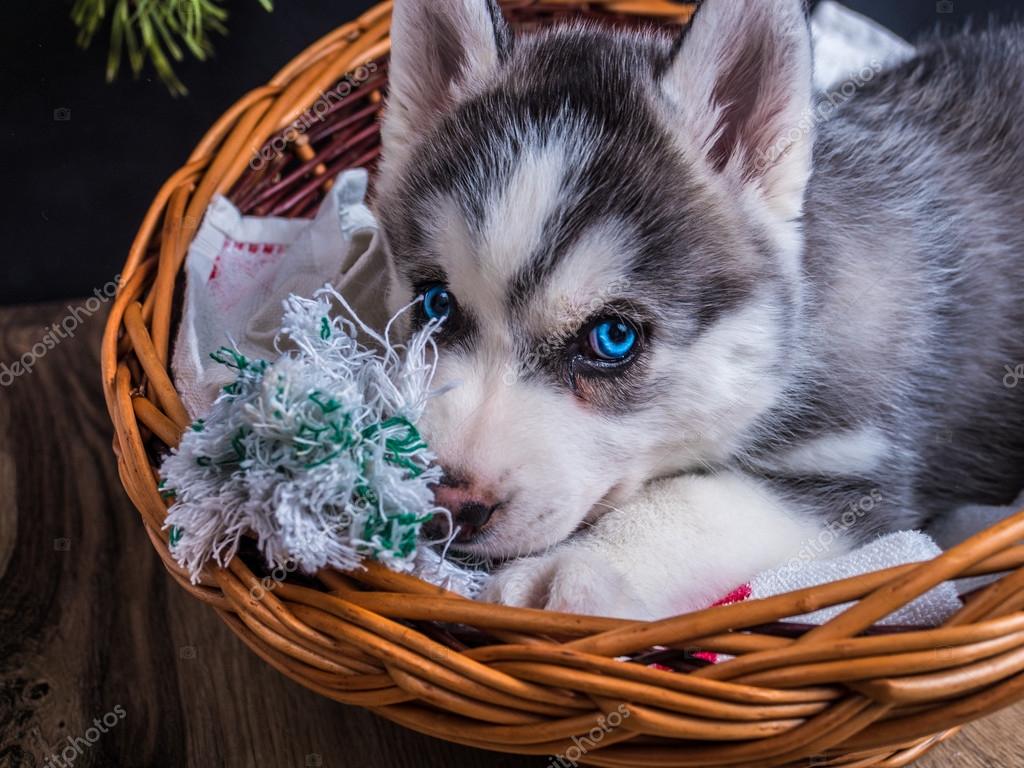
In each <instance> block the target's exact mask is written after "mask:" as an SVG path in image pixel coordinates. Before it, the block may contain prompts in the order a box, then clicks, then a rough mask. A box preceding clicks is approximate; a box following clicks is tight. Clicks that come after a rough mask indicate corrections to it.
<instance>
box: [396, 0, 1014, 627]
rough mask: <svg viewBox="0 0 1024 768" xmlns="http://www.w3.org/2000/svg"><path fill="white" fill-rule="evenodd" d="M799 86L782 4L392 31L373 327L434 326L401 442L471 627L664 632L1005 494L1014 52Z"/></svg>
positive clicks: (1009, 434) (414, 17)
mask: <svg viewBox="0 0 1024 768" xmlns="http://www.w3.org/2000/svg"><path fill="white" fill-rule="evenodd" d="M811 75H812V56H811V40H810V35H809V31H808V23H807V19H806V12H805V8H804V6H803V4H802V3H801V2H800V0H774V2H765V0H705V2H704V3H703V4H702V6H701V7H700V9H699V11H698V12H697V14H696V16H695V18H694V20H693V22H692V24H691V25H690V27H689V28H688V30H687V31H686V32H685V33H684V34H682V35H681V36H675V37H674V36H672V35H670V34H669V33H667V32H665V31H659V30H647V31H624V30H621V29H613V28H611V27H606V26H597V25H585V24H579V23H574V24H568V25H564V26H556V27H555V28H551V29H545V30H543V31H537V32H522V33H518V34H513V33H512V31H511V30H510V28H509V27H508V26H507V25H506V22H505V21H504V20H503V19H502V15H501V12H500V10H499V8H498V7H497V5H496V3H495V2H494V0H396V2H395V9H394V22H393V53H392V59H391V64H390V89H391V92H390V99H389V105H388V109H387V113H386V117H385V121H384V124H383V165H382V169H381V175H380V179H379V184H378V188H377V200H376V207H377V210H378V212H379V215H380V217H381V221H382V228H383V230H384V233H385V237H386V241H387V243H388V246H389V249H390V252H391V256H390V257H389V259H390V280H391V291H390V302H391V305H392V307H393V308H398V307H400V306H402V305H404V304H407V303H409V302H411V301H413V300H414V299H415V298H416V297H422V300H421V301H420V302H419V303H418V304H417V308H416V310H415V312H414V315H415V316H414V317H413V318H412V320H411V322H412V324H417V323H424V322H426V321H428V320H429V319H432V318H441V319H443V324H442V326H441V331H440V333H439V336H438V344H439V348H440V354H439V367H438V374H437V379H436V383H437V385H438V386H442V387H443V386H445V385H456V386H453V387H451V389H450V391H448V392H447V393H446V394H444V395H442V396H439V397H437V398H435V399H434V400H433V402H432V403H431V404H430V406H429V407H428V411H427V414H426V417H425V419H424V422H423V428H424V431H425V434H426V436H427V437H428V439H429V441H430V443H431V446H432V447H433V449H434V450H435V451H436V452H437V454H438V456H439V457H440V461H441V462H442V463H443V465H444V467H445V469H446V471H447V476H446V478H445V481H444V483H443V485H442V486H441V487H439V488H438V489H437V498H438V502H439V503H440V504H441V505H443V506H445V507H446V508H447V509H449V510H450V511H451V515H452V518H453V521H454V524H455V525H457V526H458V537H457V539H456V542H455V543H456V547H457V548H458V549H460V550H462V551H464V552H467V553H472V554H475V555H478V556H481V557H485V558H488V559H491V560H494V561H498V562H501V563H503V566H502V567H501V569H500V570H499V571H498V572H497V574H496V575H495V577H494V579H493V582H492V583H491V586H490V587H489V593H488V595H487V597H488V598H489V599H491V600H495V601H500V602H504V603H507V604H511V605H520V606H534V607H546V608H551V609H556V610H564V611H574V612H583V613H592V614H603V615H616V616H628V617H638V618H650V617H661V616H665V615H670V614H675V613H681V612H684V611H688V610H691V609H696V608H701V607H704V606H707V605H708V604H710V603H712V602H714V601H715V600H716V599H718V598H720V597H722V596H723V595H725V594H726V593H728V592H729V591H730V590H731V589H733V588H735V587H736V586H737V585H739V584H741V583H743V582H744V581H745V580H747V579H748V578H749V577H751V576H752V575H753V574H755V573H757V572H759V571H761V570H764V569H766V568H770V567H774V566H778V565H781V564H784V563H787V562H791V561H792V562H796V563H798V562H799V561H800V560H801V559H803V558H808V557H816V556H819V555H821V554H824V553H825V552H829V553H833V554H834V553H836V552H837V551H842V549H843V548H844V547H849V546H851V545H853V544H856V543H859V542H862V541H864V540H866V539H870V538H871V537H874V536H876V535H878V534H880V533H882V532H886V531H890V530H895V529H908V528H915V527H919V526H921V525H922V524H924V523H925V522H926V521H927V520H928V519H929V518H932V517H934V516H939V515H946V514H950V513H951V512H952V511H953V510H955V509H956V507H957V506H958V505H961V504H963V503H966V502H974V503H985V504H1001V503H1008V502H1009V500H1010V499H1012V498H1014V497H1015V496H1016V494H1017V492H1018V491H1019V490H1020V489H1021V487H1022V486H1024V386H1021V387H1012V386H1010V383H1012V382H1010V383H1007V382H1006V381H1004V379H1005V378H1006V377H1007V370H1008V367H1009V370H1010V371H1014V370H1017V366H1019V365H1020V364H1022V363H1024V33H1022V32H1021V31H1020V30H1019V29H1009V30H1005V31H997V30H990V31H987V32H983V33H981V34H978V35H975V36H963V37H959V38H955V39H951V40H947V41H940V42H934V43H931V44H929V45H927V46H925V47H923V48H922V49H921V50H920V54H919V56H918V57H917V58H916V59H915V60H913V61H911V62H909V63H907V64H905V65H901V66H899V67H898V68H895V69H892V70H891V71H884V72H883V71H877V72H872V73H870V75H871V76H870V77H864V78H862V82H861V83H860V84H859V88H858V90H857V92H856V93H854V94H847V95H846V96H844V97H843V98H842V99H838V100H837V99H835V98H834V96H833V97H831V98H830V97H829V96H822V97H819V96H816V95H815V94H814V92H813V90H812V85H811V82H812V78H811ZM843 92H844V93H846V89H844V91H843ZM822 99H830V100H829V101H827V102H826V101H822ZM826 106H827V108H825V107H826ZM825 118H827V119H825Z"/></svg>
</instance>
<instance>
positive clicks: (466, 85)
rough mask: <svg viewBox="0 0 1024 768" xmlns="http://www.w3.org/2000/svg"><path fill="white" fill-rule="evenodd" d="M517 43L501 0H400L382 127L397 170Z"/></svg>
mask: <svg viewBox="0 0 1024 768" xmlns="http://www.w3.org/2000/svg"><path fill="white" fill-rule="evenodd" d="M511 45H512V36H511V32H510V30H509V27H508V25H507V24H506V22H505V20H504V18H503V17H502V15H501V9H500V8H499V7H498V3H497V0H395V5H394V11H393V13H392V19H391V64H390V67H389V86H388V87H389V91H390V96H389V98H388V104H387V110H386V112H385V116H384V124H383V127H382V139H383V152H384V162H385V165H386V167H387V168H388V169H391V170H394V169H395V168H396V167H399V166H401V165H402V164H404V162H405V159H406V155H407V154H408V152H409V150H410V149H411V147H412V146H413V145H414V144H415V143H416V140H417V138H419V137H420V136H422V135H423V134H424V133H425V132H426V131H428V130H429V129H430V127H431V126H432V125H434V123H435V121H436V120H437V119H438V118H439V117H440V116H441V115H443V114H444V113H445V112H446V111H447V110H449V109H451V108H452V107H453V106H454V105H455V103H456V102H457V101H458V100H459V99H460V98H461V97H463V96H465V95H466V94H468V93H470V92H471V91H473V90H474V88H476V87H478V86H480V85H481V84H483V83H484V82H486V80H487V78H488V76H489V75H491V74H492V73H493V72H494V71H495V70H496V69H497V67H498V65H499V63H500V61H501V60H502V59H503V58H504V57H505V56H506V55H507V53H508V51H509V49H510V48H511Z"/></svg>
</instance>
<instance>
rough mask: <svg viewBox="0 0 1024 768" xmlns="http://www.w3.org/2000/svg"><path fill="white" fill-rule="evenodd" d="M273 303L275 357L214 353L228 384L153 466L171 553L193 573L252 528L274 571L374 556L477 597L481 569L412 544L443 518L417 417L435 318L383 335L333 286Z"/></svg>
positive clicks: (428, 375) (429, 372)
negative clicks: (396, 336) (403, 333)
mask: <svg viewBox="0 0 1024 768" xmlns="http://www.w3.org/2000/svg"><path fill="white" fill-rule="evenodd" d="M334 304H337V305H339V306H340V307H341V308H342V309H343V310H344V312H345V314H346V315H347V316H348V317H342V316H338V315H336V314H334V313H333V309H334V306H333V305H334ZM284 310H285V311H284V317H283V322H282V327H281V333H280V334H279V335H278V338H277V340H276V343H275V347H276V349H277V351H278V352H279V355H280V356H279V357H278V358H277V359H276V360H274V361H272V362H270V361H266V360H250V359H247V358H246V357H244V356H243V355H241V354H239V353H238V352H237V351H235V350H233V349H228V348H224V349H221V350H220V351H219V352H217V353H215V355H214V359H215V360H217V361H218V362H220V363H222V364H224V365H226V366H228V367H230V368H231V369H233V370H234V371H235V373H236V378H235V381H234V382H233V383H231V384H230V385H228V386H227V387H225V388H224V391H223V392H222V393H221V395H220V396H219V397H218V399H217V401H216V402H215V403H214V405H213V407H212V409H211V411H210V413H209V414H208V415H207V416H206V417H205V418H204V419H203V420H201V421H197V422H196V423H195V424H194V425H193V426H192V429H191V430H189V431H188V432H187V433H186V434H185V435H184V437H183V438H182V441H181V445H180V446H179V447H178V449H177V450H175V451H174V452H172V453H171V454H169V455H168V456H167V458H166V459H165V461H164V463H163V467H162V475H163V478H164V487H165V489H166V490H165V493H167V494H173V496H174V499H175V501H174V504H173V505H172V506H171V508H170V511H169V514H168V517H167V522H166V526H167V527H170V528H171V541H172V544H171V552H172V554H173V555H174V557H175V559H176V560H177V561H178V563H179V564H180V565H181V566H182V567H184V568H186V569H187V570H188V571H189V573H190V575H191V577H192V580H193V582H195V581H197V580H198V579H199V575H200V572H201V571H202V569H203V567H204V566H205V565H206V564H207V563H208V562H209V561H210V560H213V561H214V562H216V563H218V564H220V565H222V566H223V565H225V564H226V563H227V562H228V561H229V560H230V559H231V558H232V557H233V556H234V555H235V553H236V552H237V550H238V546H239V543H240V541H241V539H242V537H243V536H245V535H247V534H252V535H254V536H255V539H256V542H257V544H258V546H259V548H260V550H261V552H262V553H263V556H264V559H265V560H266V562H267V564H268V565H269V566H271V567H282V566H284V565H285V564H290V565H292V566H293V567H295V568H298V569H299V570H301V571H303V572H306V573H315V572H316V571H317V570H319V569H320V568H323V567H325V566H332V567H335V568H339V569H343V570H350V569H353V568H358V567H359V565H360V563H361V562H362V560H363V559H364V558H372V559H374V560H377V561H379V562H381V563H383V564H384V565H386V566H388V567H389V568H392V569H394V570H398V571H404V572H415V573H417V574H418V575H420V576H421V577H423V578H426V579H428V580H430V581H432V582H434V583H438V584H442V585H443V586H446V587H448V588H449V589H454V590H455V591H458V592H461V593H462V594H466V595H469V596H472V595H474V594H475V593H476V592H477V591H478V590H479V588H480V586H481V584H482V581H483V579H484V578H485V574H483V573H481V572H476V571H469V570H466V569H463V568H461V567H460V566H458V565H456V564H454V563H451V562H450V561H448V560H445V559H444V558H442V557H441V556H440V555H438V554H437V553H436V552H435V550H434V549H432V548H431V547H430V546H420V544H421V542H420V529H421V527H422V525H423V523H425V522H426V521H427V520H429V519H430V518H431V517H433V516H434V515H435V514H438V513H440V514H447V513H446V512H445V511H444V510H443V509H441V508H440V507H437V506H436V505H435V504H434V500H433V491H432V490H431V487H430V486H431V484H432V483H436V482H438V481H439V480H440V477H441V470H440V468H439V467H438V466H437V465H436V464H434V463H433V459H434V456H433V454H432V453H431V452H430V449H429V448H428V446H427V444H426V443H425V442H424V441H423V439H422V438H421V437H420V434H419V432H418V431H417V429H416V426H415V424H416V421H417V419H418V418H419V417H420V415H421V414H422V413H423V408H424V406H425V405H426V402H427V399H428V397H430V396H431V395H432V394H436V393H431V392H430V381H431V379H432V377H433V372H434V364H433V360H434V359H435V356H436V350H435V349H434V343H433V341H432V335H433V332H434V331H435V330H436V323H431V324H428V325H427V326H426V327H425V328H424V329H423V330H421V331H419V332H418V333H416V334H415V335H414V336H413V337H412V339H411V340H410V341H409V342H408V343H407V344H404V345H397V344H392V343H391V341H390V338H389V334H390V329H391V324H390V323H389V324H388V328H387V329H385V331H384V333H383V335H380V334H378V333H376V332H374V331H373V330H372V329H370V328H368V327H367V326H366V325H364V324H363V323H362V322H361V321H360V320H359V318H358V317H357V316H356V313H355V312H354V311H353V310H352V308H351V307H350V306H349V305H348V303H347V302H346V301H345V299H344V298H343V297H342V296H341V295H340V294H339V293H338V292H337V291H335V290H334V289H333V288H332V287H330V286H325V287H324V288H323V289H321V290H320V291H318V292H317V294H316V295H315V296H314V297H313V298H312V299H305V298H300V297H298V296H294V295H292V296H290V297H289V298H288V299H287V300H286V301H285V302H284ZM392 322H394V321H393V320H392ZM359 331H361V332H362V333H364V334H365V335H366V336H368V337H369V338H371V339H373V341H374V342H375V343H376V344H377V345H378V346H379V347H380V349H381V350H382V351H381V352H380V353H378V352H376V351H373V350H371V349H369V348H368V347H366V346H364V345H362V344H360V343H359V342H358V341H357V333H358V332H359Z"/></svg>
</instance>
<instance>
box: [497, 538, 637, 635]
mask: <svg viewBox="0 0 1024 768" xmlns="http://www.w3.org/2000/svg"><path fill="white" fill-rule="evenodd" d="M481 598H482V599H483V600H487V601H488V602H492V603H504V604H505V605H512V606H518V607H520V608H544V609H547V610H550V611H559V612H562V613H579V614H585V615H588V616H614V617H619V618H643V617H645V616H646V614H647V613H648V612H647V610H646V606H644V604H643V602H642V601H641V600H640V599H639V596H638V595H635V594H634V593H633V590H632V588H631V587H630V585H629V583H628V580H627V579H626V576H625V575H624V574H622V573H621V572H620V571H619V570H618V569H616V568H615V567H614V566H612V565H611V563H609V562H608V560H607V559H606V558H605V557H604V556H603V555H601V553H600V552H595V551H593V550H589V549H583V548H581V547H572V546H567V547H563V548H561V549H556V550H555V551H553V552H551V553H550V554H547V555H540V556H537V557H524V558H521V559H519V560H513V561H512V562H511V563H509V564H508V565H506V566H505V567H503V568H502V569H501V570H500V571H498V572H497V573H495V574H494V575H493V576H492V577H491V579H490V581H489V582H488V584H487V587H486V588H485V589H484V592H483V594H482V595H481Z"/></svg>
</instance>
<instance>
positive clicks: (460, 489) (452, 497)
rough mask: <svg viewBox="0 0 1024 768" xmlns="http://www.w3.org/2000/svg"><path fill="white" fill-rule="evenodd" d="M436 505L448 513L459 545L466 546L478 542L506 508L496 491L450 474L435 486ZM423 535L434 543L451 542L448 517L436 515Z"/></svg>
mask: <svg viewBox="0 0 1024 768" xmlns="http://www.w3.org/2000/svg"><path fill="white" fill-rule="evenodd" d="M434 503H435V504H437V506H439V507H444V508H445V509H447V510H448V512H449V514H450V515H451V524H452V527H454V528H455V529H456V530H457V534H456V537H455V541H457V542H462V543H465V542H469V541H471V540H473V539H474V538H476V536H477V535H478V534H479V533H480V531H481V529H483V527H484V526H485V525H487V522H488V521H489V520H490V519H491V516H492V515H493V514H494V512H495V511H496V510H497V509H498V508H500V507H501V506H502V504H503V502H502V501H501V500H500V499H498V497H497V496H496V495H495V494H494V492H493V491H491V490H490V489H488V488H485V487H483V486H482V485H481V484H479V483H477V482H475V481H473V480H466V479H462V478H455V477H453V476H451V475H447V474H446V475H445V476H444V478H443V479H442V480H441V482H440V483H438V484H437V485H435V486H434ZM423 533H424V535H425V536H426V537H427V538H430V539H446V538H448V536H449V535H450V534H451V531H450V530H449V527H448V517H447V516H446V515H443V514H438V515H435V516H434V518H433V519H432V520H430V521H429V522H427V523H426V525H424V526H423Z"/></svg>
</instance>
